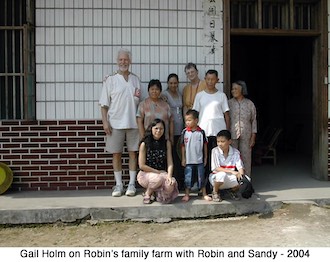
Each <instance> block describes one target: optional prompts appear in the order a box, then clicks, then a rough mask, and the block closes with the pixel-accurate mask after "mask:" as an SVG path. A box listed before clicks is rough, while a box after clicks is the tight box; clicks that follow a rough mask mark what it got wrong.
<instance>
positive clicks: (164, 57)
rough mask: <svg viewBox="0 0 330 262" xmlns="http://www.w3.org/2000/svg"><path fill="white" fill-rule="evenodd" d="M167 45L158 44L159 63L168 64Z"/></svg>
mask: <svg viewBox="0 0 330 262" xmlns="http://www.w3.org/2000/svg"><path fill="white" fill-rule="evenodd" d="M168 49H169V47H168V46H160V51H159V53H160V58H159V59H160V63H163V64H168V57H169V50H168Z"/></svg>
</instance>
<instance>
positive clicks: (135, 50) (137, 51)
mask: <svg viewBox="0 0 330 262" xmlns="http://www.w3.org/2000/svg"><path fill="white" fill-rule="evenodd" d="M131 53H132V63H133V65H134V67H135V66H136V64H135V62H138V61H140V60H141V48H140V46H132V47H131Z"/></svg>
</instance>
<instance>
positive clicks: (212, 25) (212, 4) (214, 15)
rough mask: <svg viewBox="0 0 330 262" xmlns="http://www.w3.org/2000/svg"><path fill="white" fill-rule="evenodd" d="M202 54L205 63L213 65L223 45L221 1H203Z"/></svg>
mask: <svg viewBox="0 0 330 262" xmlns="http://www.w3.org/2000/svg"><path fill="white" fill-rule="evenodd" d="M203 12H204V15H203V46H204V48H203V52H204V59H205V63H215V61H216V60H215V58H216V57H219V56H220V55H221V52H220V49H221V47H222V45H223V33H222V32H223V22H222V21H223V20H222V1H221V0H204V1H203Z"/></svg>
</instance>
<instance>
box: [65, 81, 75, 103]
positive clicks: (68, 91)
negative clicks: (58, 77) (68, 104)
mask: <svg viewBox="0 0 330 262" xmlns="http://www.w3.org/2000/svg"><path fill="white" fill-rule="evenodd" d="M64 92H65V100H66V101H73V100H74V99H75V93H74V84H73V83H67V84H65V89H64Z"/></svg>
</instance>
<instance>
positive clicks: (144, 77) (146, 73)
mask: <svg viewBox="0 0 330 262" xmlns="http://www.w3.org/2000/svg"><path fill="white" fill-rule="evenodd" d="M140 77H141V81H147V82H149V81H150V66H149V65H141V76H140Z"/></svg>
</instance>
